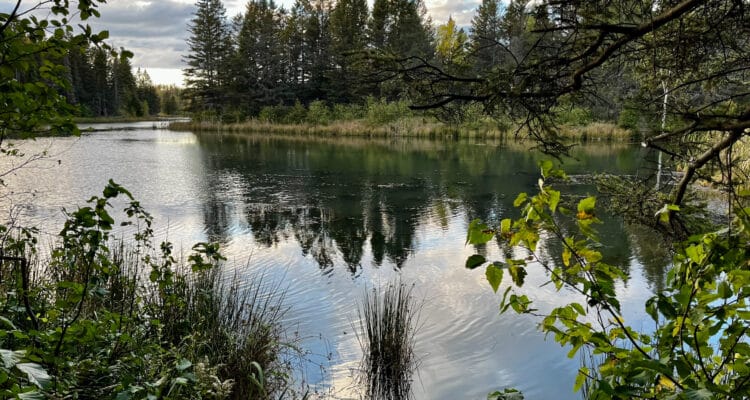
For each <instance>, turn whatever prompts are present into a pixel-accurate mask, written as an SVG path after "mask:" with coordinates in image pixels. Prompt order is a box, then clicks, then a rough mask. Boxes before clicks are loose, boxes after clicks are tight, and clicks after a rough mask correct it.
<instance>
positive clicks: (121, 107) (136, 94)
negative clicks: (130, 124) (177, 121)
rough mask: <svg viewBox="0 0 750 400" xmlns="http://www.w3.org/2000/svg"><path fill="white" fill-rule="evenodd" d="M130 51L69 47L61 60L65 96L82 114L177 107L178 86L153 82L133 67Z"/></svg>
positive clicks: (142, 113) (136, 113)
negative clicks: (66, 84)
mask: <svg viewBox="0 0 750 400" xmlns="http://www.w3.org/2000/svg"><path fill="white" fill-rule="evenodd" d="M131 57H132V53H130V52H129V51H126V50H121V51H119V52H113V51H111V50H109V49H106V48H102V47H97V46H83V47H75V48H73V49H71V50H70V51H69V52H68V54H67V55H66V56H65V58H64V60H63V64H64V65H65V66H66V67H67V70H68V74H69V77H68V81H69V83H70V85H69V86H68V87H67V89H66V90H65V96H66V97H67V99H68V101H69V102H70V103H71V104H76V105H78V106H79V110H80V111H79V113H80V115H81V116H84V117H113V116H130V117H147V116H153V115H158V114H160V113H163V114H167V115H174V114H177V113H178V112H179V111H180V107H181V105H180V104H181V100H180V90H179V89H178V88H176V87H170V86H157V85H154V83H153V82H152V81H151V77H150V76H149V75H148V72H147V71H146V70H141V69H140V68H138V69H136V70H135V72H134V68H133V66H132V64H131V63H130V58H131Z"/></svg>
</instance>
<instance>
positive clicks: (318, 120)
mask: <svg viewBox="0 0 750 400" xmlns="http://www.w3.org/2000/svg"><path fill="white" fill-rule="evenodd" d="M306 121H307V122H308V123H311V124H315V125H328V123H329V122H331V111H330V110H329V109H328V106H327V105H326V103H325V102H324V101H320V100H316V101H313V102H312V103H310V105H309V106H308V109H307V118H306Z"/></svg>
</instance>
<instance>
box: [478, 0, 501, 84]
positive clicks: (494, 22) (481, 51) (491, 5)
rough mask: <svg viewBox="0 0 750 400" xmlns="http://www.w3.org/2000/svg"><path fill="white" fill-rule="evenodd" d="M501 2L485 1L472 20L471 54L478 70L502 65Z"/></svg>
mask: <svg viewBox="0 0 750 400" xmlns="http://www.w3.org/2000/svg"><path fill="white" fill-rule="evenodd" d="M500 7H501V5H500V2H499V0H483V1H482V4H480V5H479V8H477V12H476V15H475V16H474V18H473V19H472V20H471V54H472V57H473V59H474V66H475V68H476V69H478V70H480V71H481V70H486V69H488V68H493V67H494V66H496V65H497V64H499V63H500V59H501V57H502V56H503V54H504V53H503V51H502V50H501V49H500V48H499V46H498V43H501V40H502V36H501V29H502V27H501V25H500V23H501V14H500V12H501V10H500Z"/></svg>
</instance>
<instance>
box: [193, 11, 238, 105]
mask: <svg viewBox="0 0 750 400" xmlns="http://www.w3.org/2000/svg"><path fill="white" fill-rule="evenodd" d="M196 8H197V9H196V11H195V15H194V17H193V19H192V20H191V23H190V25H189V26H188V32H189V33H190V37H189V38H188V40H187V44H188V49H189V53H188V54H187V55H186V56H185V62H186V63H187V65H188V67H187V68H186V69H185V76H186V78H185V84H186V86H187V89H188V90H186V92H185V94H186V97H187V98H188V101H189V107H190V109H191V110H192V111H203V110H205V111H210V112H213V113H216V114H222V112H223V111H224V109H225V107H226V89H227V82H228V80H229V77H228V76H227V73H228V62H229V59H230V55H231V42H230V35H229V26H228V23H227V17H226V9H225V8H224V5H223V4H222V2H221V0H198V2H197V3H196Z"/></svg>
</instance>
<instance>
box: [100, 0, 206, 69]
mask: <svg viewBox="0 0 750 400" xmlns="http://www.w3.org/2000/svg"><path fill="white" fill-rule="evenodd" d="M99 11H100V12H101V18H98V19H91V20H89V21H87V22H88V23H89V24H90V25H91V26H92V28H94V29H95V30H108V31H109V37H110V39H109V40H108V42H109V43H110V44H111V45H113V46H115V47H124V48H126V49H128V50H130V51H132V52H133V53H135V57H134V58H133V65H136V66H140V67H143V68H181V67H182V66H183V64H182V61H181V60H182V56H183V55H184V54H185V53H186V45H185V40H186V39H187V37H188V31H187V27H188V23H189V22H190V19H191V18H192V16H193V12H194V6H193V4H191V3H188V2H185V1H178V0H153V1H128V0H112V1H110V2H109V3H106V4H102V5H100V6H99Z"/></svg>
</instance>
